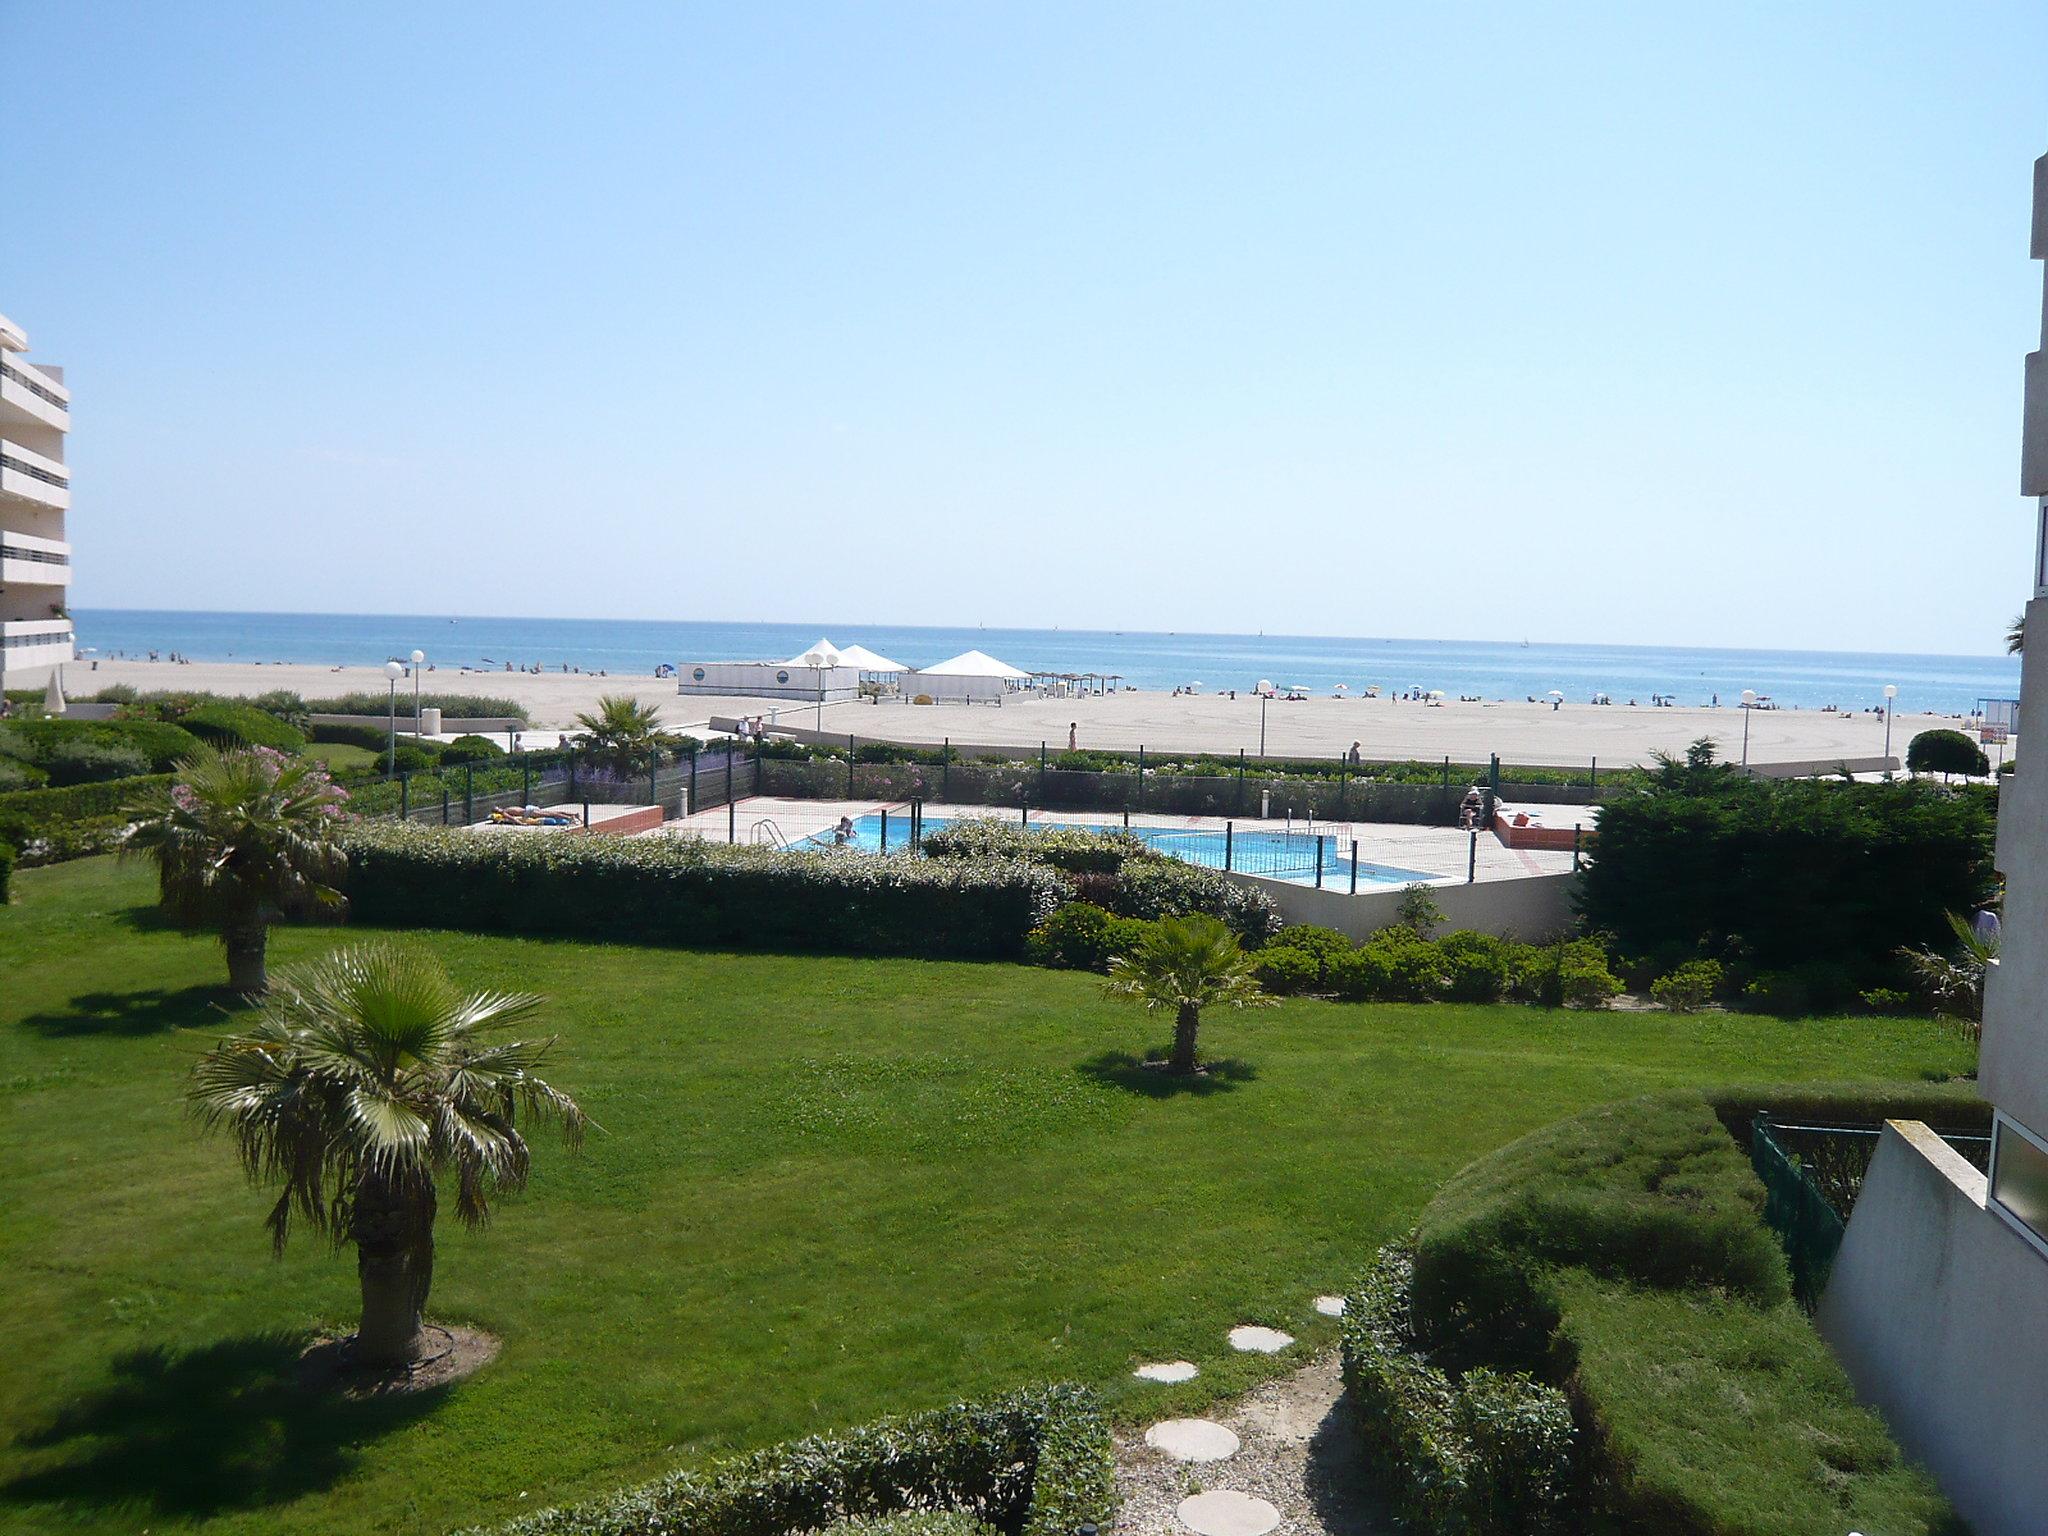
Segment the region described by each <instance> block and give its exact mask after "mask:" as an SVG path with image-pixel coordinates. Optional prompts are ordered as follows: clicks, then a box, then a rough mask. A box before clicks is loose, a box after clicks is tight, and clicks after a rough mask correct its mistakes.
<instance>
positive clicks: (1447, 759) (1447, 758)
mask: <svg viewBox="0 0 2048 1536" xmlns="http://www.w3.org/2000/svg"><path fill="white" fill-rule="evenodd" d="M1450 787H1451V755H1450V753H1448V752H1446V753H1445V754H1444V788H1445V789H1449V788H1450Z"/></svg>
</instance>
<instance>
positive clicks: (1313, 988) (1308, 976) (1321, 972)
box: [1252, 930, 1350, 997]
mask: <svg viewBox="0 0 2048 1536" xmlns="http://www.w3.org/2000/svg"><path fill="white" fill-rule="evenodd" d="M1283 931H1284V930H1283ZM1345 953H1346V954H1349V953H1350V950H1349V948H1348V946H1347V948H1346V949H1345ZM1252 974H1253V975H1255V976H1257V977H1258V979H1259V985H1260V986H1262V987H1264V988H1265V989H1266V990H1267V991H1268V992H1271V993H1273V994H1274V995H1275V996H1276V997H1296V996H1299V995H1301V994H1302V993H1305V992H1318V991H1321V990H1322V988H1323V986H1324V983H1325V978H1326V977H1327V975H1328V970H1327V967H1326V966H1325V963H1324V962H1323V961H1322V960H1321V959H1320V958H1319V957H1318V956H1316V955H1314V954H1312V953H1310V952H1309V951H1308V950H1306V949H1297V948H1295V947H1293V946H1291V945H1284V944H1279V943H1272V944H1268V945H1267V946H1266V947H1265V948H1264V949H1262V950H1259V951H1257V955H1256V959H1255V960H1254V962H1253V965H1252Z"/></svg>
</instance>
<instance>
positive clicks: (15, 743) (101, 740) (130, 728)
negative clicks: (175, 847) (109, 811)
mask: <svg viewBox="0 0 2048 1536" xmlns="http://www.w3.org/2000/svg"><path fill="white" fill-rule="evenodd" d="M74 742H91V743H95V744H98V745H105V746H118V747H126V748H129V749H131V750H133V751H136V752H140V753H141V754H142V756H143V757H144V759H145V760H146V765H145V767H144V769H143V771H144V772H147V773H168V772H169V771H170V770H171V768H172V767H173V766H175V765H176V764H177V762H178V761H179V760H180V759H181V758H187V757H190V756H192V755H193V754H194V753H195V752H197V751H198V750H199V738H198V737H196V736H194V735H193V734H192V733H191V732H190V731H188V730H186V729H185V728H184V727H183V726H179V725H172V724H171V723H170V722H169V721H166V720H58V719H42V720H9V721H7V722H6V723H5V724H4V725H0V756H8V757H16V758H20V759H22V760H24V761H26V762H31V763H36V764H42V765H47V764H48V762H49V760H50V758H51V757H52V756H53V755H54V754H55V753H56V752H57V751H58V750H59V749H61V748H63V747H65V746H67V745H70V744H71V743H74Z"/></svg>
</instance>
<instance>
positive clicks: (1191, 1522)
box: [1173, 1488, 1280, 1536]
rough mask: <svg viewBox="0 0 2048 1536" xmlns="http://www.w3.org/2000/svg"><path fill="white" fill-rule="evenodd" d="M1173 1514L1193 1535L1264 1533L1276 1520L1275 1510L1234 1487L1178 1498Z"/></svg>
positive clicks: (1261, 1535) (1250, 1535) (1260, 1535)
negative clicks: (1178, 1501)
mask: <svg viewBox="0 0 2048 1536" xmlns="http://www.w3.org/2000/svg"><path fill="white" fill-rule="evenodd" d="M1173 1514H1174V1518H1175V1519H1177V1520H1179V1521H1180V1523H1181V1524H1182V1525H1184V1526H1186V1527H1187V1528H1188V1529H1189V1530H1191V1531H1193V1532H1194V1533H1195V1536H1266V1532H1268V1531H1270V1530H1272V1529H1273V1527H1274V1526H1276V1525H1278V1524H1279V1523H1280V1511H1279V1510H1277V1509H1275V1508H1274V1507H1273V1506H1272V1505H1271V1504H1269V1503H1267V1502H1266V1501H1265V1500H1264V1499H1258V1498H1254V1497H1252V1495H1250V1494H1248V1493H1239V1492H1238V1491H1237V1490H1236V1489H1234V1488H1217V1489H1213V1490H1212V1491H1210V1492H1208V1493H1198V1494H1196V1495H1195V1496H1194V1497H1193V1498H1191V1499H1182V1500H1181V1501H1180V1503H1179V1504H1178V1505H1177V1506H1176V1507H1175V1508H1174V1511H1173Z"/></svg>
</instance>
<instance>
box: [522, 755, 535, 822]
mask: <svg viewBox="0 0 2048 1536" xmlns="http://www.w3.org/2000/svg"><path fill="white" fill-rule="evenodd" d="M531 804H533V759H532V758H530V757H528V756H527V755H526V754H525V753H524V752H522V753H520V754H519V805H520V808H521V809H522V810H523V809H524V808H525V807H527V806H529V805H531Z"/></svg>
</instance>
